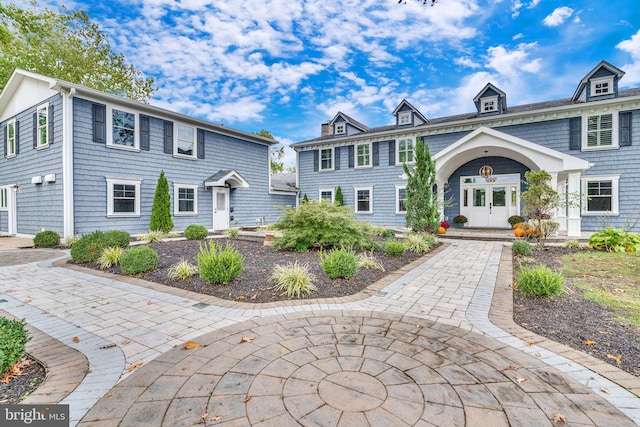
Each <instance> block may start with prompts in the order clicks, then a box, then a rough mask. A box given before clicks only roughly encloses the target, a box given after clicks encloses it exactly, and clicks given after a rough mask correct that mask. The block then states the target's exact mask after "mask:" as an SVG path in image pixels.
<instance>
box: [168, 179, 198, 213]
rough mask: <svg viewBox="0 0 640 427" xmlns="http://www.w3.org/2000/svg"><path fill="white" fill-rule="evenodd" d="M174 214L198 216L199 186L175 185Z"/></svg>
mask: <svg viewBox="0 0 640 427" xmlns="http://www.w3.org/2000/svg"><path fill="white" fill-rule="evenodd" d="M173 214H174V215H197V214H198V185H197V184H175V183H174V184H173Z"/></svg>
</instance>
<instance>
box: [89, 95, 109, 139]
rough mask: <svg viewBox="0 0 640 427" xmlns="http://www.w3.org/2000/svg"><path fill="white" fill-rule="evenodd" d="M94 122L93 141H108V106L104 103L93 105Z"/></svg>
mask: <svg viewBox="0 0 640 427" xmlns="http://www.w3.org/2000/svg"><path fill="white" fill-rule="evenodd" d="M91 112H92V122H93V142H97V143H98V144H104V143H105V142H107V107H106V106H105V105H103V104H93V105H92V106H91Z"/></svg>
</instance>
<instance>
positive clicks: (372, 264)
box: [358, 252, 384, 271]
mask: <svg viewBox="0 0 640 427" xmlns="http://www.w3.org/2000/svg"><path fill="white" fill-rule="evenodd" d="M358 268H367V269H372V270H382V271H384V266H383V265H382V263H381V262H380V261H378V260H377V259H376V258H375V257H374V256H373V253H371V254H369V253H367V252H362V253H360V254H358Z"/></svg>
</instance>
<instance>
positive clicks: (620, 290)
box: [613, 288, 627, 294]
mask: <svg viewBox="0 0 640 427" xmlns="http://www.w3.org/2000/svg"><path fill="white" fill-rule="evenodd" d="M613 292H616V293H619V294H623V293H625V292H627V290H626V289H620V288H615V289H614V290H613Z"/></svg>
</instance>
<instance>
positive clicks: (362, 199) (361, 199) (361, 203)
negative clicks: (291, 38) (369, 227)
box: [357, 190, 370, 212]
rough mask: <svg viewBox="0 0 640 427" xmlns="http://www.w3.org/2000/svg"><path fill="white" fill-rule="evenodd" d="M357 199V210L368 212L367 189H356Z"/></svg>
mask: <svg viewBox="0 0 640 427" xmlns="http://www.w3.org/2000/svg"><path fill="white" fill-rule="evenodd" d="M357 199H358V200H357V207H358V212H369V206H370V200H369V190H358V193H357Z"/></svg>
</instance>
